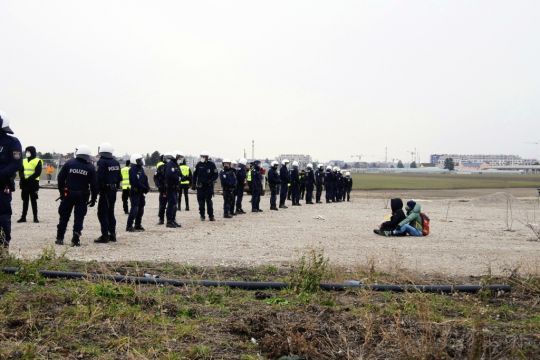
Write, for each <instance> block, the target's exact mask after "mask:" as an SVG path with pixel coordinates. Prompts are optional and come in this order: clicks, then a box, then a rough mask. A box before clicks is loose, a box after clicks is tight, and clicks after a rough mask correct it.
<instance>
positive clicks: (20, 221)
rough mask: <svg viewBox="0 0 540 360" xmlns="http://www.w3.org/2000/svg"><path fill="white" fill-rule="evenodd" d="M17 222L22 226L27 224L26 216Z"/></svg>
mask: <svg viewBox="0 0 540 360" xmlns="http://www.w3.org/2000/svg"><path fill="white" fill-rule="evenodd" d="M17 222H18V223H19V224H20V223H25V222H26V216H21V218H20V219H19V220H17Z"/></svg>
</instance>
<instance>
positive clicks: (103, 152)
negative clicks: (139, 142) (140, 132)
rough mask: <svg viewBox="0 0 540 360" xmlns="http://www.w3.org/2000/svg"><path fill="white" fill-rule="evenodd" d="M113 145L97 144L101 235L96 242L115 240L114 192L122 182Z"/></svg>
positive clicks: (98, 213) (98, 212)
mask: <svg viewBox="0 0 540 360" xmlns="http://www.w3.org/2000/svg"><path fill="white" fill-rule="evenodd" d="M113 151H114V150H113V147H112V145H111V144H109V143H103V144H101V145H100V146H99V149H98V153H99V160H98V162H97V183H98V189H99V201H98V211H97V215H98V220H99V224H100V225H101V236H100V237H99V238H97V239H96V240H94V242H96V243H108V242H109V241H111V242H115V241H116V217H115V216H114V205H115V204H116V193H117V192H118V189H119V188H120V183H121V182H122V175H121V174H120V163H119V162H118V161H117V160H116V159H115V158H114V157H113Z"/></svg>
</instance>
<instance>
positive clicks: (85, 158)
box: [56, 145, 98, 246]
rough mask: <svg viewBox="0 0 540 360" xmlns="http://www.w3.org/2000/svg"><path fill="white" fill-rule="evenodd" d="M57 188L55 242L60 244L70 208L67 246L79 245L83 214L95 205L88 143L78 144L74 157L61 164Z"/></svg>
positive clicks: (92, 170)
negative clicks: (57, 219) (70, 225)
mask: <svg viewBox="0 0 540 360" xmlns="http://www.w3.org/2000/svg"><path fill="white" fill-rule="evenodd" d="M58 191H60V199H61V200H62V201H61V202H60V206H59V207H58V214H60V221H59V222H58V226H57V232H56V244H57V245H64V235H65V234H66V229H67V225H68V222H69V218H70V216H71V212H72V211H73V213H74V215H75V219H74V221H73V237H72V238H71V246H80V245H81V240H80V237H81V233H82V230H83V223H84V217H85V216H86V212H87V211H88V206H90V207H93V206H94V205H96V199H97V195H98V193H97V178H96V168H95V167H94V165H92V162H91V152H90V148H89V147H88V146H86V145H79V146H78V147H77V149H76V151H75V159H71V160H68V161H67V162H66V163H65V164H64V166H63V167H62V169H61V170H60V173H59V174H58ZM88 199H90V201H88Z"/></svg>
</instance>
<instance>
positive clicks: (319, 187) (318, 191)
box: [315, 185, 322, 202]
mask: <svg viewBox="0 0 540 360" xmlns="http://www.w3.org/2000/svg"><path fill="white" fill-rule="evenodd" d="M321 195H322V185H317V186H316V189H315V201H316V202H319V201H321Z"/></svg>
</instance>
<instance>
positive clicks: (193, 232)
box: [10, 189, 540, 276]
mask: <svg viewBox="0 0 540 360" xmlns="http://www.w3.org/2000/svg"><path fill="white" fill-rule="evenodd" d="M504 191H505V192H504V193H503V192H502V191H500V192H499V191H497V190H491V191H487V190H479V191H474V190H455V191H448V190H445V191H426V192H422V191H415V192H409V193H407V192H402V193H403V194H405V195H406V196H405V195H404V196H403V197H404V200H407V198H408V196H414V197H415V198H417V199H419V201H420V202H421V203H422V205H423V208H424V211H425V212H426V213H427V214H428V215H429V216H430V217H431V229H432V234H431V235H429V236H428V237H424V238H412V237H402V238H391V237H389V238H385V237H381V236H377V235H375V234H373V232H372V230H373V229H374V228H375V227H377V226H378V224H380V223H381V222H382V221H383V218H384V216H385V215H387V214H388V213H389V212H390V211H389V209H387V208H386V206H387V203H388V201H387V198H388V197H390V196H394V194H395V193H397V192H384V193H383V192H355V193H354V194H353V198H352V201H351V202H349V203H337V204H319V205H303V206H301V207H289V209H286V210H280V211H278V212H276V211H269V210H268V208H269V205H268V204H269V197H268V196H265V197H263V198H262V200H261V204H262V208H263V209H264V212H263V213H258V214H252V213H248V214H246V215H241V216H237V217H235V218H234V219H223V218H222V217H221V216H222V214H223V212H222V204H223V202H222V198H221V196H220V195H217V196H216V197H215V198H214V205H215V209H216V218H217V221H216V222H214V223H210V222H208V221H206V222H201V221H200V220H199V215H198V211H196V210H197V205H196V198H195V196H194V195H191V198H190V201H191V207H192V210H191V211H190V212H185V211H182V212H179V213H178V217H177V220H178V221H179V222H180V223H181V224H182V228H181V229H167V228H165V227H164V226H158V225H156V224H157V194H155V193H152V194H150V195H149V196H148V197H147V206H146V212H145V216H144V219H143V226H145V227H146V232H144V233H126V232H125V231H124V229H125V224H126V215H124V214H123V213H122V211H121V205H120V204H119V203H118V202H117V204H116V208H117V213H118V215H117V220H118V242H117V243H115V244H105V245H104V244H94V243H93V239H95V238H97V237H98V236H99V223H98V221H97V216H96V208H93V209H89V212H88V215H87V217H86V221H85V230H84V231H83V236H82V246H81V247H80V248H71V247H69V246H56V245H54V238H55V235H56V224H57V221H58V214H57V207H58V204H59V203H58V202H55V201H54V199H55V198H56V197H57V192H56V191H52V190H46V189H43V190H41V191H40V199H39V200H38V201H39V207H40V220H41V223H39V224H34V223H31V222H30V223H26V224H17V223H15V221H16V220H17V219H18V217H19V215H20V211H21V201H20V197H19V193H18V192H17V193H15V196H14V202H13V208H14V215H13V219H12V220H13V223H14V224H13V240H12V244H11V248H10V252H11V253H13V254H15V255H16V256H19V257H30V258H31V257H35V256H37V255H39V254H40V253H41V252H42V250H43V249H44V248H46V247H51V246H53V247H54V248H55V249H56V251H57V252H58V253H65V254H66V256H67V257H69V258H72V259H78V260H97V261H129V260H139V261H142V260H145V261H173V262H181V263H186V264H191V265H202V266H209V265H211V266H251V265H262V264H274V265H280V264H286V263H290V262H294V261H295V260H296V259H297V258H298V257H299V256H300V255H301V254H302V253H304V252H305V251H306V249H309V248H313V247H315V248H322V249H324V252H325V254H326V255H327V256H328V257H329V258H330V261H331V263H333V264H336V265H342V266H345V267H348V268H351V269H353V268H354V267H356V266H362V265H366V264H368V263H370V264H374V265H375V267H376V269H379V270H385V271H400V270H402V269H406V270H410V271H415V272H421V273H441V274H446V275H458V276H468V275H482V274H486V273H488V272H491V273H492V274H494V275H496V274H505V273H508V271H510V270H514V269H517V268H519V271H520V272H521V273H529V274H539V273H540V242H535V241H530V240H531V239H533V233H532V232H531V231H530V230H529V229H527V228H526V227H525V225H524V224H523V223H522V222H525V221H526V219H527V217H528V218H529V221H530V222H534V221H537V222H538V221H540V220H539V218H540V211H539V210H538V201H537V198H536V194H537V193H536V190H534V189H515V190H504ZM507 194H508V195H507ZM441 196H444V197H441ZM507 199H510V202H511V205H512V212H511V213H512V216H511V217H512V218H513V219H514V220H513V223H512V231H506V230H507V227H508V226H507V221H506V219H507V218H509V217H507V204H508V201H507ZM244 208H245V209H248V208H249V197H244ZM534 209H536V210H534ZM194 210H195V211H194ZM535 215H536V220H534V217H535ZM71 225H72V223H71V222H70V227H71ZM68 229H69V228H68ZM68 234H70V232H68ZM66 240H67V241H66V242H67V243H69V237H68V236H66Z"/></svg>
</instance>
